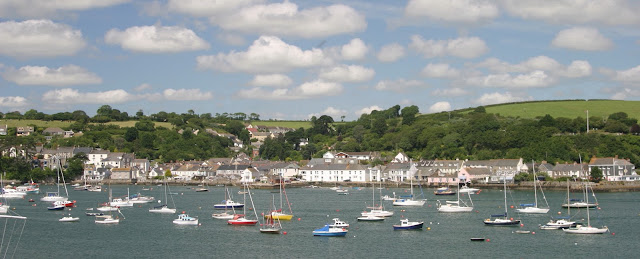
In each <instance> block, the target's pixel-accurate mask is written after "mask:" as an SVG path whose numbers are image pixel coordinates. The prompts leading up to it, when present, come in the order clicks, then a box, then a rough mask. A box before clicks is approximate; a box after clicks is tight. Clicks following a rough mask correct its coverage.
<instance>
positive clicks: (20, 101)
mask: <svg viewBox="0 0 640 259" xmlns="http://www.w3.org/2000/svg"><path fill="white" fill-rule="evenodd" d="M26 106H29V102H28V101H27V99H26V98H24V97H22V96H0V107H6V108H21V107H26Z"/></svg>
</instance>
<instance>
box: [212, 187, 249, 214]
mask: <svg viewBox="0 0 640 259" xmlns="http://www.w3.org/2000/svg"><path fill="white" fill-rule="evenodd" d="M242 207H244V203H239V202H235V201H233V200H231V193H229V189H227V188H225V189H224V200H222V203H218V204H214V205H213V208H214V209H224V210H226V209H235V208H242Z"/></svg>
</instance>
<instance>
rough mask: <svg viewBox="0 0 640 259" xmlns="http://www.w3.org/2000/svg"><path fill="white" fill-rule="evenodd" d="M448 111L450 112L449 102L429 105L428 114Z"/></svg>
mask: <svg viewBox="0 0 640 259" xmlns="http://www.w3.org/2000/svg"><path fill="white" fill-rule="evenodd" d="M450 110H451V104H450V103H449V102H437V103H434V104H433V105H431V107H429V112H430V113H436V112H443V111H450Z"/></svg>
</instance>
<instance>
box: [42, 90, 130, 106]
mask: <svg viewBox="0 0 640 259" xmlns="http://www.w3.org/2000/svg"><path fill="white" fill-rule="evenodd" d="M137 99H139V97H138V96H135V95H132V94H129V93H127V91H125V90H122V89H117V90H109V91H103V92H86V93H81V92H80V91H78V90H76V89H71V88H64V89H56V90H52V91H48V92H45V93H44V94H43V95H42V101H43V102H44V103H48V104H65V105H66V104H95V103H107V104H110V103H125V102H129V101H133V100H137Z"/></svg>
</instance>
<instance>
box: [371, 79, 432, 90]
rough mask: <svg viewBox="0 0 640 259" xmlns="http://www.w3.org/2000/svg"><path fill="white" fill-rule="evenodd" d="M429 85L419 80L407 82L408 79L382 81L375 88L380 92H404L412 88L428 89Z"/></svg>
mask: <svg viewBox="0 0 640 259" xmlns="http://www.w3.org/2000/svg"><path fill="white" fill-rule="evenodd" d="M426 86H427V84H426V83H425V82H422V81H418V80H406V79H398V80H382V81H380V82H378V84H376V86H375V87H374V88H375V89H376V90H378V91H395V92H403V91H406V90H408V89H410V88H416V87H426Z"/></svg>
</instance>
